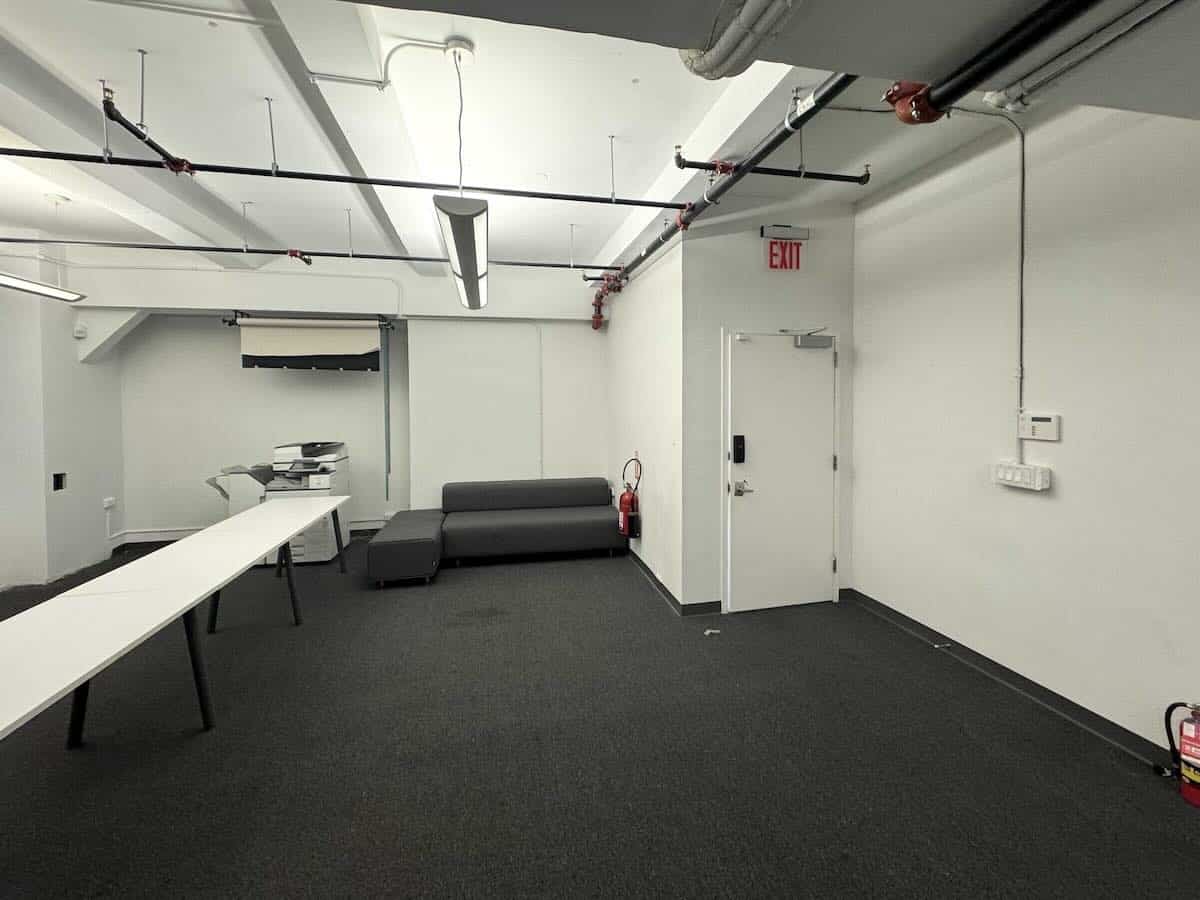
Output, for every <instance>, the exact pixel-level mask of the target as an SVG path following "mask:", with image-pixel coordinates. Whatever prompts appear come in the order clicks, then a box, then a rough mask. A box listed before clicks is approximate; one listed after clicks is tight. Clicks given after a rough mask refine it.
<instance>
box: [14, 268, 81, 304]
mask: <svg viewBox="0 0 1200 900" xmlns="http://www.w3.org/2000/svg"><path fill="white" fill-rule="evenodd" d="M0 287H6V288H12V289H13V290H14V291H24V292H25V293H27V294H37V295H38V296H39V297H49V298H50V299H51V300H61V301H63V303H75V302H77V301H79V300H82V299H83V298H84V297H85V296H86V295H85V294H80V293H79V292H78V291H68V290H67V289H66V288H60V287H55V286H54V285H52V284H44V283H43V282H41V281H30V280H29V279H28V278H21V277H20V276H18V275H9V274H8V273H7V272H0Z"/></svg>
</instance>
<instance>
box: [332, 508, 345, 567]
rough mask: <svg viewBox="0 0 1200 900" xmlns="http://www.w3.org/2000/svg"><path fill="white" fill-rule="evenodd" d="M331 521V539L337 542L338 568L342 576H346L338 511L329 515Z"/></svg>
mask: <svg viewBox="0 0 1200 900" xmlns="http://www.w3.org/2000/svg"><path fill="white" fill-rule="evenodd" d="M329 517H330V518H331V519H333V539H334V540H335V541H336V542H337V548H338V568H339V569H340V570H341V572H342V574H343V575H345V574H346V557H345V548H344V547H343V546H342V523H341V522H339V521H338V511H337V510H336V509H335V510H334V511H333V512H331V513H330V514H329Z"/></svg>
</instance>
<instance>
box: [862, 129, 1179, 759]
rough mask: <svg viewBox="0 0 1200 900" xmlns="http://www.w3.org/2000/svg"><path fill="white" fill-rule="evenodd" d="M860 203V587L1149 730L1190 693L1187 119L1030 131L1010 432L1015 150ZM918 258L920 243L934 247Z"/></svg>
mask: <svg viewBox="0 0 1200 900" xmlns="http://www.w3.org/2000/svg"><path fill="white" fill-rule="evenodd" d="M974 151H975V152H976V155H974V156H971V155H970V154H969V153H964V154H958V155H957V156H956V158H955V159H953V160H950V161H949V162H947V163H944V164H942V165H939V166H936V167H934V168H933V169H932V170H930V171H928V172H926V173H924V174H923V175H922V177H920V178H919V179H916V180H913V181H911V182H910V183H908V184H907V185H904V186H902V187H901V188H899V189H897V190H895V191H893V192H891V193H890V194H889V195H888V196H886V197H884V198H882V199H880V200H879V201H878V202H875V203H872V204H870V205H868V206H867V207H865V208H864V209H862V210H861V211H860V212H859V215H858V217H857V223H856V233H855V240H856V245H855V301H854V303H855V321H854V329H855V343H856V349H857V353H856V358H857V362H856V369H855V373H854V403H855V407H854V414H855V432H856V433H855V442H854V476H855V493H854V521H853V524H854V537H853V540H854V571H855V576H854V582H853V584H854V586H855V587H857V588H859V589H860V590H862V591H864V592H865V593H867V594H869V595H870V596H873V597H875V598H876V599H878V600H880V601H882V602H884V603H886V604H888V605H890V606H892V607H894V608H896V609H898V610H900V611H901V612H903V613H905V614H907V615H909V616H912V617H914V618H916V619H918V620H919V621H921V622H924V623H926V624H927V625H930V626H932V627H933V628H936V629H938V630H940V631H942V632H944V633H946V634H948V635H949V636H950V637H952V638H953V639H954V640H956V641H960V642H962V643H963V644H965V645H966V646H969V647H971V648H973V649H975V650H977V651H979V652H981V653H984V654H986V655H987V656H989V657H991V658H993V659H995V660H997V661H999V662H1001V663H1003V664H1005V665H1007V666H1009V667H1011V668H1013V669H1015V670H1016V671H1018V672H1020V673H1021V674H1022V675H1025V676H1027V677H1029V678H1031V679H1033V680H1035V681H1037V682H1039V683H1041V684H1043V685H1045V686H1047V687H1049V688H1050V689H1052V690H1054V691H1057V692H1059V693H1061V694H1063V695H1065V696H1066V697H1068V698H1070V699H1071V700H1073V701H1075V702H1078V703H1080V704H1082V705H1084V706H1086V707H1088V708H1090V709H1092V710H1094V711H1096V712H1098V713H1099V714H1101V715H1103V716H1106V717H1107V718H1110V719H1112V720H1114V721H1116V722H1118V723H1119V724H1121V725H1123V726H1125V727H1127V728H1129V729H1131V730H1133V731H1135V732H1137V733H1139V734H1141V735H1142V736H1144V737H1146V738H1149V739H1151V740H1155V741H1160V742H1161V741H1162V734H1161V728H1162V726H1161V710H1162V708H1163V707H1164V706H1165V705H1166V703H1167V702H1168V701H1170V700H1173V699H1178V698H1179V697H1180V696H1185V697H1186V696H1190V695H1192V694H1194V693H1195V692H1196V690H1197V687H1198V686H1200V681H1198V674H1197V673H1198V672H1200V667H1197V664H1196V661H1195V647H1194V641H1192V640H1191V638H1190V635H1191V634H1192V632H1190V631H1189V629H1188V627H1187V623H1189V622H1194V621H1195V617H1196V586H1197V584H1200V553H1198V552H1197V549H1196V539H1195V536H1196V510H1197V509H1198V508H1200V479H1198V478H1196V477H1195V474H1194V473H1195V469H1196V458H1197V447H1198V446H1200V402H1198V400H1200V396H1198V394H1200V354H1197V353H1196V351H1195V341H1196V336H1197V335H1198V334H1200V302H1198V300H1200V297H1198V293H1197V284H1198V283H1200V278H1198V275H1200V269H1198V268H1197V259H1196V248H1197V247H1198V246H1200V217H1197V215H1196V210H1197V209H1200V178H1197V175H1196V169H1195V160H1196V159H1197V157H1198V156H1200V123H1197V122H1190V121H1183V120H1171V119H1165V118H1149V117H1139V116H1135V115H1132V114H1126V113H1110V112H1103V111H1099V110H1081V111H1078V112H1075V113H1073V114H1071V115H1069V116H1067V117H1064V118H1061V119H1058V120H1055V121H1051V122H1049V123H1047V124H1045V125H1043V126H1041V127H1039V128H1036V129H1034V130H1033V131H1032V132H1031V134H1030V138H1029V153H1030V170H1029V259H1028V283H1027V328H1028V331H1027V350H1026V371H1027V390H1026V405H1027V407H1028V408H1031V409H1033V410H1046V411H1050V412H1057V413H1060V414H1062V416H1063V440H1062V441H1061V443H1056V444H1048V443H1034V442H1030V443H1028V445H1027V456H1028V459H1029V460H1030V461H1032V462H1036V463H1044V464H1048V465H1050V466H1052V467H1053V469H1054V488H1053V490H1052V491H1050V492H1049V493H1047V494H1044V495H1043V494H1030V493H1025V492H1020V491H1014V490H1010V489H1004V488H1000V487H996V486H993V485H992V484H990V483H989V473H988V467H989V464H991V463H992V462H994V461H996V460H998V459H1001V458H1005V457H1010V456H1011V455H1012V453H1013V452H1014V438H1015V434H1014V431H1015V427H1014V422H1013V417H1014V412H1013V405H1014V396H1013V391H1014V384H1013V377H1014V373H1015V368H1016V359H1015V340H1016V338H1015V312H1016V311H1015V295H1014V267H1015V257H1014V247H1015V245H1014V235H1015V215H1016V179H1015V174H1016V168H1015V161H1016V155H1015V148H1014V147H1013V145H1012V143H1011V142H1009V143H1007V144H1004V145H1002V146H998V147H997V146H989V145H982V146H977V147H975V148H974ZM931 255H932V256H933V257H934V260H935V261H934V262H933V263H932V264H926V263H924V262H923V260H926V259H927V258H929V257H930V256H931Z"/></svg>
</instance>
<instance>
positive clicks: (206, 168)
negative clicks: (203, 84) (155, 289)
mask: <svg viewBox="0 0 1200 900" xmlns="http://www.w3.org/2000/svg"><path fill="white" fill-rule="evenodd" d="M130 124H132V123H130ZM138 139H139V140H142V141H143V142H144V143H146V144H147V145H148V146H152V147H157V146H158V145H157V144H155V143H154V142H153V141H151V140H150V139H149V138H144V137H142V136H139V138H138ZM0 156H15V157H19V158H21V159H53V160H58V161H60V162H71V163H95V164H97V165H109V166H132V167H134V168H139V169H157V168H160V167H161V166H162V163H159V162H155V161H154V160H150V159H138V158H137V157H132V156H112V155H111V154H110V155H108V156H102V155H99V154H95V153H67V152H64V151H60V150H30V149H27V148H25V147H0ZM187 165H188V168H187V171H188V172H189V173H190V174H196V173H210V174H214V175H248V176H251V177H254V178H288V179H292V180H295V181H321V182H329V183H331V184H369V185H374V186H375V187H393V188H405V189H411V190H419V191H457V190H458V183H457V182H456V183H454V184H445V183H442V182H436V181H410V180H406V179H401V178H373V177H371V176H363V177H359V176H357V175H340V174H337V173H332V172H307V171H302V170H298V169H278V170H272V169H263V168H256V167H254V166H228V165H221V164H216V163H193V162H188V163H187ZM463 190H464V191H466V192H467V193H471V194H495V195H497V196H501V197H524V198H526V199H530V200H562V201H565V202H568V203H603V204H605V205H608V206H613V205H616V206H644V207H647V208H650V209H683V207H684V204H682V203H675V202H659V201H657V200H638V199H635V198H631V197H617V198H615V199H614V198H612V197H601V196H597V195H595V194H560V193H553V192H550V191H526V190H520V189H518V188H498V187H485V186H483V185H478V184H468V185H464V186H463Z"/></svg>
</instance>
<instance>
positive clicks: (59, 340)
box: [41, 271, 124, 580]
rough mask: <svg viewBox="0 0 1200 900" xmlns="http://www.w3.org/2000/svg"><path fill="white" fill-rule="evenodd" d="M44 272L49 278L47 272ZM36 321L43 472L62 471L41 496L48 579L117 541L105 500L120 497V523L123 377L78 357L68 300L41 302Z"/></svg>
mask: <svg viewBox="0 0 1200 900" xmlns="http://www.w3.org/2000/svg"><path fill="white" fill-rule="evenodd" d="M43 278H44V280H47V281H53V280H54V276H53V274H52V273H48V272H46V271H43ZM41 319H42V321H41V355H42V392H43V393H42V401H43V416H44V419H43V422H44V431H43V433H44V452H45V459H46V476H45V478H46V480H47V481H48V480H49V479H50V476H51V474H52V473H54V472H65V473H66V475H67V480H66V487H65V489H64V490H62V491H50V492H49V493H47V495H46V554H47V577H48V578H49V579H51V580H52V579H55V578H58V577H60V576H62V575H66V574H69V573H70V572H74V571H76V570H78V569H81V568H83V567H84V566H88V565H91V564H92V563H96V562H99V561H100V560H102V559H106V558H107V557H108V555H109V554H110V553H111V552H112V549H113V546H114V544H115V542H113V541H110V540H109V539H108V528H109V527H110V524H109V521H108V519H107V518H106V515H105V510H104V505H103V501H104V498H106V497H113V498H115V499H117V501H118V506H117V507H116V508H115V509H113V510H112V519H111V527H113V528H114V529H117V528H119V526H120V522H121V512H122V511H121V507H120V500H121V498H122V496H123V493H124V465H123V453H122V440H121V375H120V368H119V363H118V361H117V360H115V359H108V360H105V361H103V362H99V363H94V364H84V363H81V362H79V361H78V359H77V356H76V348H75V338H74V337H73V336H72V328H73V326H74V323H75V313H74V311H73V310H72V309H71V307H70V306H68V305H66V304H63V303H51V302H46V301H42V302H41Z"/></svg>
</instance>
